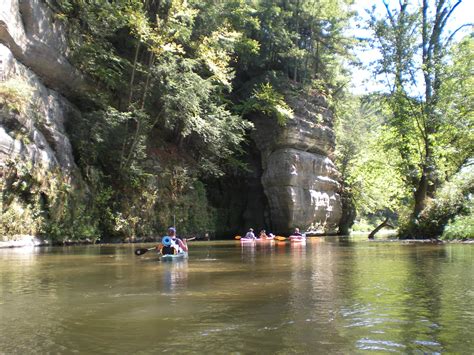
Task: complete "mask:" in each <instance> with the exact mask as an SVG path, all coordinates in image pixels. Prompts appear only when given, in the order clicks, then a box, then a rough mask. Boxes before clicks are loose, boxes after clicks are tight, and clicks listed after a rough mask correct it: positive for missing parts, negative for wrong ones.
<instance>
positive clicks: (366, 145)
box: [336, 96, 407, 219]
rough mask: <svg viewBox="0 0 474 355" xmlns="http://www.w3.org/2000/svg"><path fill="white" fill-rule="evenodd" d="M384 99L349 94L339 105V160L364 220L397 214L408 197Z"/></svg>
mask: <svg viewBox="0 0 474 355" xmlns="http://www.w3.org/2000/svg"><path fill="white" fill-rule="evenodd" d="M381 102H383V101H381V100H380V98H378V97H376V96H374V97H367V98H365V99H361V98H357V97H351V96H348V97H346V98H345V99H342V100H339V101H338V103H337V106H336V113H337V121H336V122H337V124H336V143H337V145H336V147H337V149H336V162H337V164H338V167H339V170H340V172H341V174H342V178H343V181H344V184H345V186H346V189H348V190H349V191H350V193H351V195H352V198H353V200H354V202H355V206H356V209H357V212H358V215H359V216H360V218H362V219H364V218H365V219H368V218H370V217H369V216H371V215H379V216H380V217H381V216H383V215H390V214H393V213H395V212H396V211H397V210H398V208H399V206H400V205H401V204H402V203H403V201H406V199H407V195H406V191H405V189H404V184H403V176H402V175H401V174H400V173H399V171H398V169H397V167H398V161H399V159H398V156H397V152H396V150H395V149H389V148H388V147H387V146H386V140H387V135H389V134H390V133H389V132H387V130H386V129H385V126H384V124H383V123H384V121H385V119H386V107H384V106H383V105H381Z"/></svg>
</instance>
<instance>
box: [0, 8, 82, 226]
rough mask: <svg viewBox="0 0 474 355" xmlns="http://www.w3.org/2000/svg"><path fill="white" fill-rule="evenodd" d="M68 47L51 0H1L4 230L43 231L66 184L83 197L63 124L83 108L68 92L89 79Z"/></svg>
mask: <svg viewBox="0 0 474 355" xmlns="http://www.w3.org/2000/svg"><path fill="white" fill-rule="evenodd" d="M66 47H67V46H66V41H65V38H64V36H63V29H62V28H61V26H60V25H59V24H57V23H56V22H55V21H54V20H53V17H52V13H51V11H50V10H49V8H48V6H47V5H46V3H44V2H41V1H36V0H29V1H18V0H4V1H3V2H2V9H1V11H0V189H1V190H2V192H3V194H2V198H1V201H0V203H1V205H0V208H1V211H2V215H1V216H0V223H1V225H0V227H1V228H0V234H1V233H3V234H10V235H13V234H25V233H26V234H32V235H35V234H37V232H38V228H41V226H40V224H42V223H44V220H45V219H47V218H51V216H50V214H51V213H53V206H54V205H57V206H61V205H62V204H64V201H63V202H61V201H60V200H61V198H66V197H65V196H66V194H64V193H62V192H61V191H59V190H61V189H63V188H67V189H69V190H70V191H72V193H73V194H75V195H76V196H79V195H82V196H83V197H84V196H85V194H84V193H85V192H86V190H87V188H86V187H85V184H84V182H83V180H82V178H81V174H80V172H79V169H78V168H77V166H76V164H75V162H74V157H73V152H72V147H71V144H70V141H69V139H68V137H67V134H66V131H65V127H64V125H65V123H66V121H67V120H71V119H74V117H77V115H79V114H80V113H79V112H78V110H77V109H76V108H75V107H74V106H73V105H72V104H71V103H70V102H69V101H68V100H67V99H66V98H65V97H64V96H63V94H67V95H72V96H74V95H75V94H74V93H75V92H77V91H78V90H83V89H84V86H85V84H84V81H83V80H82V79H81V76H80V75H79V74H77V71H76V70H75V69H74V68H73V67H72V66H71V65H70V64H69V63H68V61H67V60H66V59H65V57H64V56H63V55H62V53H65V52H66ZM61 184H62V185H61ZM63 191H64V189H63ZM83 197H80V198H83ZM80 198H79V199H80ZM76 202H77V201H76ZM60 208H62V207H60ZM42 213H43V214H42ZM40 221H43V222H40ZM20 222H24V223H23V224H22V223H20ZM36 222H38V223H36Z"/></svg>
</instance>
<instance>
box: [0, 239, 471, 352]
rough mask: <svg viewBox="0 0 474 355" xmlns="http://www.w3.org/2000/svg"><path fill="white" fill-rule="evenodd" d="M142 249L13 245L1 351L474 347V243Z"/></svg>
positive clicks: (1, 305) (3, 279)
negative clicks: (164, 257)
mask: <svg viewBox="0 0 474 355" xmlns="http://www.w3.org/2000/svg"><path fill="white" fill-rule="evenodd" d="M134 248H135V246H100V247H98V246H94V247H91V248H85V247H67V248H50V249H47V250H45V249H39V248H38V249H33V250H30V251H26V250H25V249H16V250H0V296H1V297H0V313H1V317H0V331H1V334H2V337H1V338H0V349H2V350H1V351H2V352H5V353H30V352H31V351H32V349H34V351H36V352H41V353H51V352H52V353H58V352H59V353H69V352H83V353H102V352H104V353H106V352H107V353H150V352H152V353H153V352H157V351H158V352H173V353H174V352H179V351H181V350H182V351H183V352H196V353H203V352H208V353H222V352H225V353H232V352H235V353H316V352H318V353H319V352H331V353H334V352H336V353H355V352H365V351H374V352H376V353H377V352H398V353H412V352H423V353H424V352H428V353H436V352H449V353H469V352H470V350H471V349H472V345H473V344H472V340H471V337H470V335H472V334H471V330H470V329H472V327H474V315H473V312H472V303H473V301H474V292H473V285H474V283H473V273H472V266H473V255H472V251H473V246H472V245H444V246H431V245H429V246H425V245H423V246H416V245H400V244H397V243H373V242H367V241H365V240H364V241H357V240H354V239H352V238H311V239H310V240H308V242H307V243H306V245H302V244H296V243H294V244H290V243H262V244H256V245H240V243H235V242H206V243H195V244H193V245H192V248H191V250H190V257H189V260H187V261H180V262H177V263H176V262H172V263H162V262H159V261H158V259H157V257H156V255H153V254H152V253H147V254H145V255H144V256H143V257H137V256H135V255H134V254H133V250H134ZM157 349H158V350H157ZM177 349H179V351H178V350H177Z"/></svg>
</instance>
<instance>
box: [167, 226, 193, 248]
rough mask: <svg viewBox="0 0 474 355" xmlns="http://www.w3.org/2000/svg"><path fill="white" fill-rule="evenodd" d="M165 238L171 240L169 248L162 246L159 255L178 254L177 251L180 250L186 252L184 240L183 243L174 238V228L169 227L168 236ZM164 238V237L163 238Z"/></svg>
mask: <svg viewBox="0 0 474 355" xmlns="http://www.w3.org/2000/svg"><path fill="white" fill-rule="evenodd" d="M165 237H169V238H171V242H172V243H171V245H169V246H163V248H162V250H161V253H162V254H177V253H178V252H179V249H180V248H181V249H182V250H183V251H188V245H187V244H186V239H185V240H184V242H183V241H182V240H181V239H180V238H178V237H177V236H176V228H174V227H169V228H168V235H167V236H165ZM163 238H164V237H163ZM173 249H176V251H175V252H173Z"/></svg>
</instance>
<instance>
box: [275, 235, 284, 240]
mask: <svg viewBox="0 0 474 355" xmlns="http://www.w3.org/2000/svg"><path fill="white" fill-rule="evenodd" d="M275 239H276V240H280V241H284V240H286V238H285V237H282V236H281V235H277V236H276V237H275Z"/></svg>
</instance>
